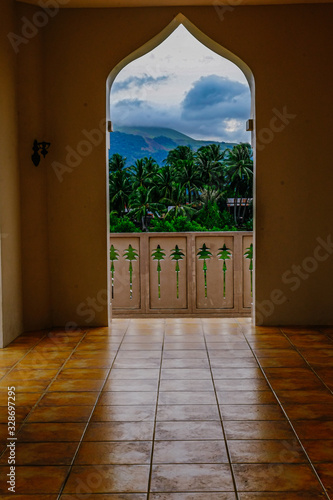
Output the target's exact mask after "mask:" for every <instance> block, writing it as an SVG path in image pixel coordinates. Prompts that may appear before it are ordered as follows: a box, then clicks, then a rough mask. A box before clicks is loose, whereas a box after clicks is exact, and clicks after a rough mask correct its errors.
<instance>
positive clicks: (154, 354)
mask: <svg viewBox="0 0 333 500" xmlns="http://www.w3.org/2000/svg"><path fill="white" fill-rule="evenodd" d="M120 359H126V360H128V359H159V360H160V359H161V353H160V351H149V353H147V352H145V351H119V352H118V354H117V360H120Z"/></svg>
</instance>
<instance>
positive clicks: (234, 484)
mask: <svg viewBox="0 0 333 500" xmlns="http://www.w3.org/2000/svg"><path fill="white" fill-rule="evenodd" d="M203 336H204V341H205V345H206V352H207V358H208V363H209V368H210V374H211V377H212V382H213V387H214V393H215V398H216V405H217V411H218V412H219V417H220V423H221V427H222V433H223V438H224V443H225V448H226V452H227V457H228V462H229V467H230V472H231V477H232V482H233V486H234V490H235V495H236V499H237V500H240V497H239V495H238V490H237V483H236V478H235V474H234V469H233V464H232V462H231V454H230V450H229V444H228V440H227V434H226V431H225V428H224V422H223V418H222V413H221V408H220V405H219V399H218V396H217V390H216V386H215V379H214V376H213V370H212V366H211V362H210V355H209V350H208V347H207V342H206V336H205V332H204V328H203Z"/></svg>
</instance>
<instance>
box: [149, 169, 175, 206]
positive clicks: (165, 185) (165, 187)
mask: <svg viewBox="0 0 333 500" xmlns="http://www.w3.org/2000/svg"><path fill="white" fill-rule="evenodd" d="M174 180H175V172H174V168H173V167H172V166H171V165H165V167H162V168H160V169H159V170H158V171H157V173H156V175H155V177H154V184H155V186H156V188H157V189H158V192H159V194H160V199H162V198H170V197H171V192H172V187H173V184H174Z"/></svg>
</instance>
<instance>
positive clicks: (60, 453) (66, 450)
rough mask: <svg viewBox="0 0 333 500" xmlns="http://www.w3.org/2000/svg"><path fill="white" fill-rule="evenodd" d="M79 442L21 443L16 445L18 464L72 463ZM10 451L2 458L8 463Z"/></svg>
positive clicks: (2, 460) (1, 462) (3, 462)
mask: <svg viewBox="0 0 333 500" xmlns="http://www.w3.org/2000/svg"><path fill="white" fill-rule="evenodd" d="M77 446H78V443H25V444H23V443H21V442H20V443H19V444H17V446H16V465H25V466H26V465H43V466H45V465H70V464H71V461H72V459H73V457H74V453H75V451H76V449H77ZM7 460H8V453H5V454H4V455H3V456H2V457H1V460H0V464H1V465H5V464H7Z"/></svg>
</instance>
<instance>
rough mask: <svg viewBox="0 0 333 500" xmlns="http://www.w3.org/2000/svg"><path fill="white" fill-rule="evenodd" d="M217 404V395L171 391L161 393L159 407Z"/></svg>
mask: <svg viewBox="0 0 333 500" xmlns="http://www.w3.org/2000/svg"><path fill="white" fill-rule="evenodd" d="M215 403H216V397H215V393H214V392H213V391H211V392H208V391H206V392H199V391H197V392H185V391H170V392H160V394H159V398H158V404H159V405H181V404H183V405H214V404H215Z"/></svg>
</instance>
